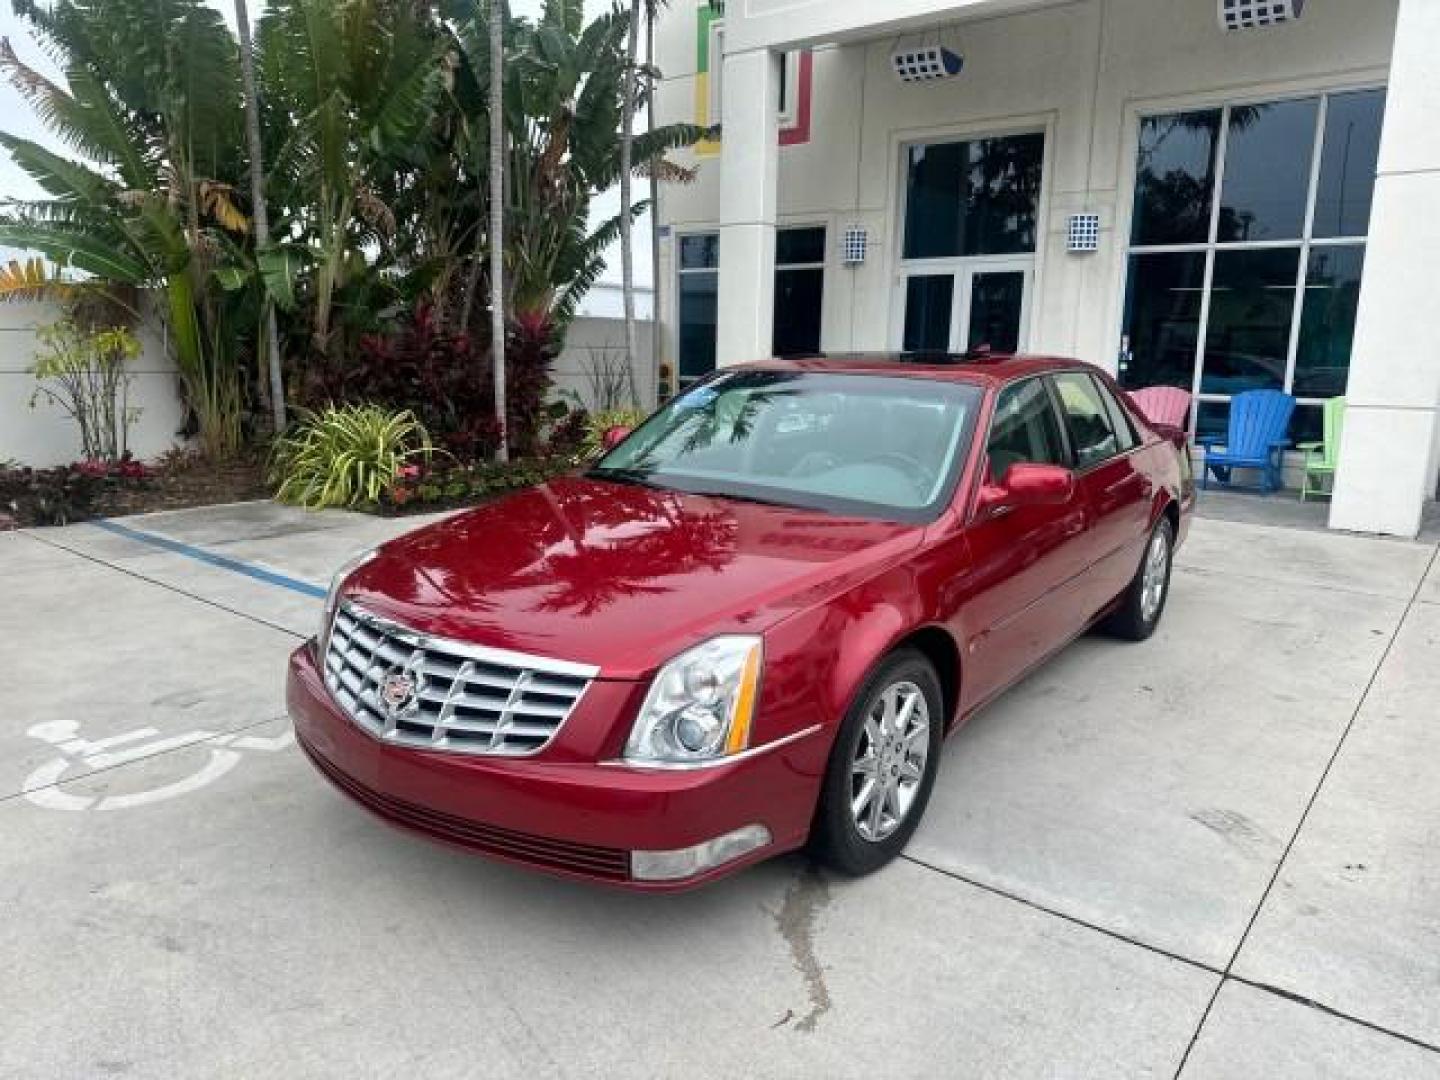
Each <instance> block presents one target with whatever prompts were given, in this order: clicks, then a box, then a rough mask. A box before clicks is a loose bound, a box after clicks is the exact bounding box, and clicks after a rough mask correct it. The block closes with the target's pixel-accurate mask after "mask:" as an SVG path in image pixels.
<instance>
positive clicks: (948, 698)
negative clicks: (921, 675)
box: [871, 624, 961, 731]
mask: <svg viewBox="0 0 1440 1080" xmlns="http://www.w3.org/2000/svg"><path fill="white" fill-rule="evenodd" d="M907 648H908V649H914V650H915V651H916V652H918V653H920V654H921V655H922V656H924V657H925V659H927V660H929V661H930V665H931V666H932V667H933V668H934V669H935V674H936V676H937V677H938V678H939V679H940V693H941V695H942V697H943V698H944V706H945V730H946V731H950V730H952V729H953V728H954V727H955V724H956V722H957V721H958V720H959V718H960V679H961V662H960V647H959V646H958V645H957V644H956V642H955V637H954V635H953V634H951V633H950V631H949V630H946V629H945V628H944V627H942V626H936V625H933V624H931V625H929V626H922V627H919V628H918V629H916V630H912V631H910V633H908V634H906V635H905V636H904V637H902V638H900V639H899V640H898V641H896V642H894V643H893V644H892V645H891V646H890V647H889V648H888V649H886V650H885V651H884V652H883V653H881V654H880V655H879V656H877V657H876V658H875V661H874V663H873V664H872V665H871V670H874V668H875V667H877V666H879V665H880V664H881V663H883V662H884V660H885V658H886V657H887V656H891V655H893V654H894V653H896V652H898V651H899V650H901V649H907Z"/></svg>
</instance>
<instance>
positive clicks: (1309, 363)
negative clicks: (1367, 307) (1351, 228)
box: [1294, 244, 1365, 397]
mask: <svg viewBox="0 0 1440 1080" xmlns="http://www.w3.org/2000/svg"><path fill="white" fill-rule="evenodd" d="M1364 268H1365V246H1364V245H1363V244H1346V245H1344V246H1343V247H1342V246H1339V245H1334V246H1320V245H1316V246H1315V247H1312V248H1311V249H1310V268H1309V272H1308V273H1307V274H1306V275H1305V300H1304V304H1305V309H1304V311H1302V312H1301V314H1300V350H1299V352H1298V353H1297V354H1296V356H1295V391H1294V392H1295V393H1296V394H1297V395H1299V396H1301V397H1337V396H1339V395H1340V394H1343V393H1345V383H1346V381H1347V379H1348V378H1349V374H1350V346H1351V344H1352V343H1353V342H1354V340H1355V309H1356V307H1357V306H1358V305H1359V302H1360V274H1361V271H1362V270H1364Z"/></svg>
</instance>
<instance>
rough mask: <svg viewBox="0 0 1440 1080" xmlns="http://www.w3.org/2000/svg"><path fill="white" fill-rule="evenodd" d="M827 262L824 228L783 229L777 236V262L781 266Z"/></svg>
mask: <svg viewBox="0 0 1440 1080" xmlns="http://www.w3.org/2000/svg"><path fill="white" fill-rule="evenodd" d="M824 261H825V228H824V226H815V227H813V228H810V227H807V228H803V229H781V230H780V231H779V232H777V233H776V234H775V262H776V264H777V265H779V266H788V265H791V264H794V263H823V262H824Z"/></svg>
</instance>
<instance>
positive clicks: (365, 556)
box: [316, 548, 378, 661]
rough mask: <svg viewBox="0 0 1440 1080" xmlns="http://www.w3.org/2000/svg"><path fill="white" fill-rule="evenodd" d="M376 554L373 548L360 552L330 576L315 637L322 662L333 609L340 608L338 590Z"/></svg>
mask: <svg viewBox="0 0 1440 1080" xmlns="http://www.w3.org/2000/svg"><path fill="white" fill-rule="evenodd" d="M377 554H378V552H376V550H375V549H374V548H371V549H370V550H369V551H362V552H361V553H360V554H359V555H356V556H355V557H354V558H351V559H347V560H346V561H345V562H343V563H341V564H340V569H338V570H336V571H335V573H334V574H333V575H332V576H331V578H330V591H329V592H328V593H326V594H325V610H324V611H323V612H321V614H320V632H319V634H317V635H316V640H317V641H318V642H319V648H320V658H321V660H322V661H323V660H324V658H325V650H326V649H327V648H329V646H330V626H331V624H332V623H333V622H334V621H335V609H336V608H337V607H339V606H340V590H341V589H342V588H344V586H345V582H346V581H347V580H349V578H350V575H351V574H353V573H355V571H356V570H359V569H360V568H361V567H362V566H364V565H365V564H366V563H368V562H369V561H370V560H371V559H373V558H375V556H376V555H377Z"/></svg>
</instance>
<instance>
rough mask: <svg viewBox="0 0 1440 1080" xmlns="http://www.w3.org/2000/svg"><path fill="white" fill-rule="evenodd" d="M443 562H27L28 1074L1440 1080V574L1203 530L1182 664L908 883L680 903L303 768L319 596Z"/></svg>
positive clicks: (10, 909) (132, 558)
mask: <svg viewBox="0 0 1440 1080" xmlns="http://www.w3.org/2000/svg"><path fill="white" fill-rule="evenodd" d="M415 524H416V522H415V521H414V520H411V521H408V522H405V523H403V524H396V523H392V522H385V521H378V520H376V519H373V518H366V517H359V516H354V515H347V514H338V513H334V514H331V513H327V514H312V515H307V514H302V513H298V512H294V511H289V510H282V509H278V508H275V507H271V506H269V505H264V504H247V505H242V506H234V507H220V508H214V509H209V510H202V511H186V512H177V513H167V514H159V515H151V516H148V517H141V518H130V519H126V520H125V521H124V522H121V523H119V525H118V526H112V527H102V526H97V525H82V526H75V527H71V528H66V529H54V530H37V531H34V532H28V533H12V534H4V535H0V596H3V601H0V661H3V671H4V673H5V678H4V680H3V683H4V687H5V689H4V695H5V697H6V699H7V708H6V709H5V710H4V715H3V718H0V912H3V914H4V918H3V920H0V970H3V972H4V978H0V1076H5V1077H10V1076H16V1077H32V1076H33V1077H61V1076H63V1077H90V1076H125V1077H177V1076H207V1077H208V1076H233V1077H252V1076H259V1075H268V1076H277V1077H287V1078H288V1077H302V1076H344V1077H360V1076H394V1075H407V1076H415V1077H451V1076H453V1077H473V1076H481V1075H487V1076H505V1075H518V1074H523V1075H525V1076H527V1077H549V1076H592V1075H594V1076H609V1075H624V1076H640V1075H656V1076H685V1077H694V1076H709V1075H724V1076H807V1077H809V1076H827V1077H847V1076H867V1077H872V1078H873V1077H889V1076H944V1077H972V1076H973V1077H996V1076H1061V1077H1118V1076H1175V1075H1183V1076H1185V1077H1249V1076H1265V1077H1306V1078H1310V1077H1318V1076H1334V1077H1352V1076H1363V1077H1367V1078H1380V1077H1405V1078H1410V1077H1419V1076H1440V869H1437V867H1440V860H1437V854H1440V825H1437V822H1440V783H1437V782H1436V779H1435V772H1436V769H1437V767H1440V722H1437V719H1440V569H1437V567H1436V565H1435V564H1436V558H1435V556H1436V550H1435V548H1434V547H1433V546H1431V545H1426V544H1407V543H1399V542H1392V541H1383V540H1367V539H1360V538H1355V537H1346V536H1336V535H1327V534H1323V533H1316V532H1307V531H1302V530H1296V529H1280V528H1270V527H1266V526H1259V525H1252V524H1240V523H1234V522H1227V521H1218V520H1199V521H1197V522H1196V524H1195V527H1194V531H1193V534H1192V539H1191V543H1190V545H1189V546H1188V548H1187V549H1186V550H1185V551H1184V552H1183V553H1182V560H1181V565H1180V566H1179V567H1178V569H1177V572H1176V575H1175V580H1174V592H1173V596H1172V600H1171V606H1170V610H1169V613H1168V615H1167V618H1166V621H1165V624H1164V626H1163V628H1162V630H1161V631H1160V633H1159V634H1158V635H1157V636H1156V638H1155V639H1154V640H1152V641H1151V642H1149V643H1147V644H1145V645H1142V646H1126V645H1121V644H1117V643H1113V642H1110V641H1105V640H1100V639H1086V640H1083V641H1081V642H1079V643H1078V644H1076V645H1075V646H1074V647H1072V648H1071V649H1069V650H1068V651H1067V652H1066V653H1065V654H1064V655H1062V656H1061V657H1060V658H1059V659H1058V660H1056V661H1055V662H1053V663H1051V664H1050V665H1049V666H1047V667H1046V668H1045V669H1044V670H1043V671H1041V672H1040V673H1038V674H1037V675H1035V676H1034V677H1032V678H1031V679H1030V680H1029V681H1028V682H1026V683H1025V684H1024V685H1022V686H1021V687H1019V688H1018V689H1016V690H1015V691H1013V692H1011V693H1010V694H1009V695H1007V696H1006V697H1005V698H1004V699H1003V700H1002V701H1001V702H999V703H998V704H997V705H995V706H994V707H992V708H991V709H989V710H987V711H986V712H985V713H984V714H982V715H981V716H979V717H977V718H976V719H975V720H974V721H973V722H972V723H971V724H970V725H969V726H968V727H967V728H966V729H965V730H964V731H963V732H961V733H960V734H959V735H958V736H957V737H956V738H955V739H954V740H952V741H951V742H950V743H949V744H948V746H947V748H946V761H945V768H944V771H943V773H942V775H941V778H940V781H939V786H938V788H937V790H936V795H935V798H934V801H933V802H932V804H931V807H930V812H929V815H928V818H927V820H926V822H925V825H924V827H923V828H922V829H921V831H920V833H919V834H918V835H917V837H916V839H915V841H914V842H913V843H912V844H911V847H910V851H909V853H908V856H907V857H906V858H905V859H904V860H902V861H900V862H898V863H896V864H894V865H893V866H892V867H890V868H889V869H887V870H885V871H884V872H882V873H880V874H878V875H875V876H873V877H871V878H869V879H866V880H863V881H838V880H832V879H828V878H826V877H825V876H823V875H820V874H818V873H817V872H816V871H815V870H813V869H812V868H811V867H809V866H808V865H807V863H806V862H805V860H804V859H802V858H800V857H792V858H786V859H781V860H778V861H775V862H772V863H770V864H768V865H765V866H763V867H760V868H758V869H757V870H754V871H752V872H749V873H746V874H744V875H742V876H740V877H738V878H734V879H731V880H729V881H727V882H725V883H722V884H720V885H717V886H715V887H713V888H711V889H708V890H706V891H703V892H700V893H698V894H691V895H686V896H680V897H672V898H658V897H644V896H631V895H627V894H618V893H614V892H610V891H602V890H599V889H595V888H587V887H582V886H577V885H573V884H569V883H566V882H560V881H556V880H552V879H550V878H547V877H543V876H538V875H535V874H532V873H528V872H525V871H521V870H515V869H510V868H506V867H501V866H497V865H493V864H490V863H487V862H484V861H482V860H479V859H475V858H470V857H467V856H464V855H461V854H457V853H454V852H451V851H449V850H443V849H440V848H437V847H434V846H431V845H429V844H427V843H425V842H423V841H421V840H417V839H414V838H411V837H409V836H405V835H401V834H399V833H396V832H394V831H392V830H390V829H388V828H386V827H385V826H383V825H381V824H379V823H377V822H375V821H374V820H373V819H371V818H370V817H369V816H367V815H366V814H364V813H363V812H362V811H360V810H359V809H357V808H356V807H354V806H352V805H350V804H349V803H347V802H346V801H344V800H343V799H342V798H341V797H340V796H339V795H337V794H336V793H334V792H333V791H332V790H331V789H330V788H329V787H328V786H327V785H326V784H325V783H324V782H323V781H322V780H321V779H320V778H319V777H318V776H317V775H316V774H315V773H314V771H313V770H312V769H311V768H310V766H309V765H308V764H307V763H306V762H305V761H304V760H303V759H302V757H301V755H300V754H299V752H298V751H297V750H296V749H295V747H294V745H293V742H292V741H291V740H290V738H289V735H288V723H287V722H286V720H285V719H284V709H283V702H282V673H283V664H284V659H285V656H286V654H287V653H288V652H289V650H291V649H292V648H293V647H294V646H295V644H296V643H297V642H298V641H299V640H301V639H302V638H303V637H304V636H308V634H309V633H310V632H311V629H312V626H313V623H314V622H315V619H316V614H317V611H318V608H319V600H318V599H317V593H318V591H319V587H320V586H323V585H324V584H325V582H326V580H327V578H328V575H329V571H330V569H331V568H332V567H333V566H334V565H335V564H337V563H338V562H340V561H341V560H342V559H343V558H345V557H346V556H347V555H349V554H350V553H351V552H353V551H356V550H358V549H360V548H363V547H366V546H369V545H371V544H374V543H376V542H377V541H379V540H381V539H384V538H385V537H387V536H390V535H393V534H395V533H396V532H399V531H401V530H402V529H403V528H409V527H413V526H414V525H415Z"/></svg>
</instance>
